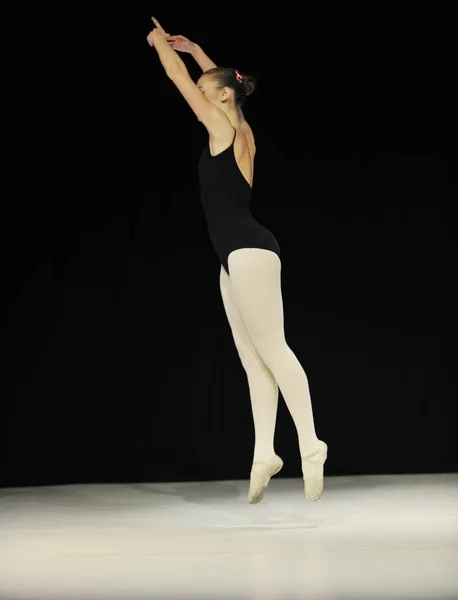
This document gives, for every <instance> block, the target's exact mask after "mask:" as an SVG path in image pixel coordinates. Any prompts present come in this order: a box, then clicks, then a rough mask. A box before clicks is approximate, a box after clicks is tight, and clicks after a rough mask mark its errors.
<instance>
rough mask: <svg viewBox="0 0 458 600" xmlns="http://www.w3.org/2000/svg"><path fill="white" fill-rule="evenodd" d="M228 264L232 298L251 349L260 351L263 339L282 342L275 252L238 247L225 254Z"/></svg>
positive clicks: (280, 295)
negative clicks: (250, 342)
mask: <svg viewBox="0 0 458 600" xmlns="http://www.w3.org/2000/svg"><path fill="white" fill-rule="evenodd" d="M228 263H229V272H230V279H231V285H232V293H233V296H234V300H235V302H236V304H237V307H238V309H239V311H240V314H241V317H242V319H243V322H244V324H245V326H246V329H247V331H248V334H249V336H250V338H251V340H252V342H253V343H254V345H255V348H257V349H258V351H260V348H261V345H262V344H263V343H264V342H266V343H269V344H270V343H273V344H277V343H282V342H284V341H285V333H284V319H283V299H282V292H281V262H280V258H279V257H278V255H277V254H275V253H274V252H272V251H270V250H263V249H260V248H241V249H239V250H235V251H234V252H232V253H231V254H230V255H229V259H228ZM261 356H262V353H261Z"/></svg>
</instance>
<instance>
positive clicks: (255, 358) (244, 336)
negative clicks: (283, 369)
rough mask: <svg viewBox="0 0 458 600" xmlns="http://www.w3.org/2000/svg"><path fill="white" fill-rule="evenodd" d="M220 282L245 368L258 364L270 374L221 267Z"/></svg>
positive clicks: (225, 308) (226, 275)
mask: <svg viewBox="0 0 458 600" xmlns="http://www.w3.org/2000/svg"><path fill="white" fill-rule="evenodd" d="M219 281H220V289H221V298H222V300H223V305H224V310H225V312H226V316H227V320H228V322H229V326H230V328H231V332H232V337H233V339H234V344H235V347H236V348H237V352H238V354H239V356H240V360H241V361H242V364H243V366H244V367H246V366H249V364H250V363H251V364H254V363H256V365H257V366H259V367H261V368H262V369H263V370H265V371H266V372H269V373H270V371H269V370H268V368H267V367H266V365H265V364H264V362H263V361H262V359H261V357H260V356H259V354H258V352H257V350H256V348H255V346H254V344H253V342H252V341H251V339H250V336H249V334H248V331H247V329H246V327H245V324H244V322H243V320H242V317H241V315H240V312H239V310H238V308H237V304H236V301H235V298H234V294H233V290H232V285H231V280H230V277H229V276H228V274H227V273H226V271H225V270H224V269H223V267H221V271H220V277H219Z"/></svg>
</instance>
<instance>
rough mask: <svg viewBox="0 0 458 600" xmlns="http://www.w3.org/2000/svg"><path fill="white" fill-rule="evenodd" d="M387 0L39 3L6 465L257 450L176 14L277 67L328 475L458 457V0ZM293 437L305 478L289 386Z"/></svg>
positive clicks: (130, 466) (269, 212)
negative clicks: (456, 78) (450, 3)
mask: <svg viewBox="0 0 458 600" xmlns="http://www.w3.org/2000/svg"><path fill="white" fill-rule="evenodd" d="M297 6H298V7H299V5H297ZM370 6H371V8H367V7H366V8H363V5H362V4H361V5H360V4H354V5H352V4H349V5H348V4H347V5H345V6H343V5H341V4H337V3H336V5H333V4H326V5H324V4H322V3H319V4H318V3H317V4H316V5H312V4H309V5H302V4H301V5H300V7H301V11H302V13H301V12H300V11H299V8H288V7H287V5H284V4H283V3H282V5H281V7H279V8H281V10H280V11H279V12H275V13H272V12H269V11H267V10H265V9H263V10H262V11H261V10H260V9H256V7H255V6H254V5H253V7H251V5H250V6H247V10H248V9H249V11H250V12H249V13H247V14H244V13H243V12H241V7H240V6H238V5H237V6H235V5H234V7H233V8H231V7H226V8H225V10H216V9H215V8H213V9H210V8H209V9H208V10H207V9H206V10H205V11H204V10H202V9H196V8H195V7H194V6H187V7H186V6H185V7H184V8H183V7H177V6H172V5H167V6H165V7H162V6H160V5H157V6H156V5H151V6H149V5H147V4H146V3H135V6H134V5H132V6H129V8H128V9H127V11H126V10H125V7H122V6H121V5H120V6H119V7H118V8H117V9H116V10H111V11H110V13H107V14H94V9H90V10H89V9H83V8H78V9H75V11H74V13H73V14H70V12H69V14H65V15H60V14H59V15H56V13H53V14H52V15H42V14H37V13H38V9H35V11H36V14H34V13H32V14H29V15H28V16H27V18H26V17H23V21H21V23H23V22H25V21H26V20H27V21H28V23H27V24H26V29H27V30H30V31H31V32H33V35H29V34H28V33H27V34H23V35H22V37H21V38H20V40H19V41H17V40H16V42H15V43H14V44H13V45H12V52H13V53H15V56H16V59H17V60H18V61H19V62H18V63H17V65H16V66H14V68H13V69H12V71H13V72H14V75H12V85H11V86H10V87H9V89H8V91H7V92H6V98H7V100H10V101H11V104H12V105H14V107H15V110H16V112H15V113H13V112H11V113H9V112H5V128H6V129H7V130H8V131H9V133H10V134H11V141H8V142H7V141H5V142H4V144H5V148H4V150H5V151H6V154H7V156H6V158H5V162H4V166H5V167H7V168H6V170H7V171H8V173H7V175H10V176H11V180H12V183H11V184H10V185H9V186H5V196H4V202H3V206H4V212H3V216H4V221H3V227H2V229H3V235H2V242H3V244H4V250H3V269H2V272H3V278H2V279H3V284H4V285H3V286H2V289H3V292H2V298H3V301H4V306H5V309H4V311H3V313H2V314H3V321H2V331H1V339H0V343H1V351H2V356H1V361H2V362H1V364H2V384H1V396H2V398H1V409H2V421H3V423H4V424H5V425H6V426H4V427H3V435H2V437H1V445H2V456H3V461H2V463H3V464H2V469H1V472H0V484H1V485H2V486H20V485H37V484H52V483H72V482H95V481H100V482H105V481H165V480H171V481H175V480H208V479H230V478H246V477H247V476H248V474H249V469H250V466H251V459H252V447H253V426H252V417H251V408H250V404H249V396H248V387H247V383H246V377H245V374H244V371H243V370H242V367H241V365H240V363H239V359H238V355H237V353H236V350H235V347H234V345H233V342H232V338H231V335H230V330H229V326H228V324H227V322H226V317H225V314H224V310H223V306H222V302H221V299H220V296H219V283H218V279H219V264H218V260H217V257H216V255H215V253H214V251H213V249H212V247H211V245H210V241H209V238H208V234H207V230H206V226H205V221H204V215H203V212H202V209H201V206H200V203H199V197H198V181H197V160H198V157H199V155H200V153H201V151H202V148H203V145H204V144H205V143H206V132H205V130H203V128H202V125H201V124H200V123H199V122H198V121H197V120H196V118H195V117H194V115H193V113H192V111H191V110H190V109H189V107H188V106H187V105H186V103H185V102H184V100H183V99H182V98H181V97H180V95H179V93H178V92H177V90H176V89H175V88H174V86H173V84H172V82H171V81H170V80H169V79H168V78H167V77H166V76H165V74H164V72H163V70H162V67H161V65H160V63H159V60H158V58H157V55H156V52H155V50H154V49H152V48H150V47H149V46H148V44H147V43H146V35H147V33H148V31H149V30H150V29H151V28H152V25H151V21H150V16H151V14H155V16H156V17H157V18H158V19H159V20H160V21H161V22H162V23H163V25H164V27H165V28H166V30H167V31H169V32H170V33H181V34H183V35H186V36H187V37H189V38H190V39H192V40H195V41H196V42H197V43H199V44H200V45H201V46H202V47H203V49H204V50H205V51H206V52H207V53H208V54H209V56H210V57H211V58H212V59H213V60H214V61H215V62H216V63H218V64H221V65H224V66H231V67H235V68H238V69H239V70H240V71H245V72H249V73H252V74H254V75H256V76H257V77H258V78H259V87H258V92H257V93H256V94H255V95H254V96H253V97H252V98H250V99H249V102H248V103H247V105H246V110H245V114H246V116H247V119H248V120H249V122H250V123H251V125H252V127H253V130H254V133H255V136H256V141H257V147H258V155H257V163H256V183H255V188H254V194H253V202H252V210H253V214H254V215H255V217H256V218H257V219H258V220H259V221H260V222H261V223H263V224H264V225H265V226H267V227H268V228H269V229H271V230H272V231H273V233H274V234H275V236H276V237H277V239H278V240H279V242H280V245H281V249H282V273H283V297H284V306H285V327H286V335H287V340H288V342H289V344H290V346H291V347H292V349H293V350H294V351H295V353H296V354H297V356H298V358H299V359H300V361H301V363H302V364H303V366H304V369H305V371H306V372H307V375H308V378H309V382H310V388H311V393H312V400H313V405H314V413H315V423H316V427H317V433H318V435H319V437H321V438H322V439H325V440H326V441H327V443H328V445H329V460H328V463H327V474H328V475H343V474H363V473H371V474H376V473H424V472H451V471H456V470H457V468H458V448H457V445H458V444H457V436H456V426H455V425H454V423H455V421H454V413H455V412H456V402H457V395H458V394H457V391H458V390H457V383H456V375H457V373H456V372H457V368H456V365H457V345H456V342H457V312H458V307H457V261H456V254H457V253H456V250H457V242H456V219H455V216H454V211H455V209H456V204H457V198H458V195H457V187H458V186H457V168H456V167H457V160H456V146H455V143H456V136H455V134H454V133H453V132H454V129H453V127H454V122H453V114H454V112H453V110H452V108H451V106H452V105H453V98H452V82H453V73H454V69H453V67H452V62H451V51H450V47H449V44H450V29H449V24H448V23H449V15H448V12H447V3H446V2H436V3H434V4H432V3H430V4H429V5H428V8H427V9H426V8H422V6H423V5H419V4H414V3H402V4H401V8H399V6H396V5H395V4H394V3H393V4H392V5H390V3H383V4H375V5H374V4H371V5H370ZM122 9H124V10H122ZM100 10H101V9H100ZM56 19H57V24H55V21H56ZM37 23H39V25H38V24H37ZM183 58H184V60H185V62H186V65H187V66H188V68H189V71H190V73H191V75H192V76H193V77H194V78H197V77H198V75H199V69H198V67H197V66H196V65H195V64H193V63H192V59H191V57H190V56H183ZM14 69H15V70H14ZM16 84H17V85H16ZM10 114H11V115H12V116H11V118H10ZM13 115H14V116H13ZM276 449H277V451H278V453H279V454H280V455H281V456H282V457H283V458H284V460H285V467H284V469H283V471H282V475H281V476H284V477H291V476H299V474H300V457H299V451H298V446H297V438H296V433H295V430H294V427H293V424H292V421H291V419H290V417H289V414H288V413H287V410H286V408H285V405H284V403H283V401H281V402H280V406H279V417H278V424H277V438H276Z"/></svg>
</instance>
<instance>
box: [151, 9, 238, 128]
mask: <svg viewBox="0 0 458 600" xmlns="http://www.w3.org/2000/svg"><path fill="white" fill-rule="evenodd" d="M153 21H154V24H155V25H156V28H155V29H153V31H151V32H150V33H149V34H148V37H147V40H148V43H149V45H150V46H152V47H153V48H155V50H156V52H157V54H158V56H159V60H160V61H161V63H162V66H163V67H164V70H165V72H166V74H167V76H168V77H169V78H170V79H171V80H172V81H173V83H174V84H175V86H176V87H177V88H178V90H179V92H180V93H181V95H182V96H183V98H184V99H185V100H186V102H187V103H188V104H189V106H190V107H191V108H192V110H193V111H194V114H195V115H196V116H197V118H198V119H199V121H200V122H201V123H202V124H203V125H204V126H205V127H206V129H207V131H208V132H209V134H210V135H211V136H214V137H219V138H220V137H221V136H222V135H223V136H226V135H227V134H228V132H229V134H230V135H232V132H233V129H232V126H231V124H230V122H229V120H228V118H227V116H226V115H225V114H224V113H223V111H222V110H220V109H219V108H217V107H216V106H214V105H213V104H212V103H211V102H209V101H208V100H207V99H206V98H205V96H204V95H203V94H202V92H201V91H200V90H199V88H198V87H197V85H196V84H195V83H194V81H193V80H192V79H191V77H190V75H189V72H188V69H187V68H186V65H185V64H184V62H183V61H182V60H181V58H180V57H179V56H178V54H177V52H175V50H174V49H173V48H172V45H171V44H170V43H169V41H168V40H169V38H170V36H169V35H168V34H167V33H165V31H164V30H163V29H162V27H161V26H160V24H159V23H158V22H157V20H156V19H155V18H154V17H153Z"/></svg>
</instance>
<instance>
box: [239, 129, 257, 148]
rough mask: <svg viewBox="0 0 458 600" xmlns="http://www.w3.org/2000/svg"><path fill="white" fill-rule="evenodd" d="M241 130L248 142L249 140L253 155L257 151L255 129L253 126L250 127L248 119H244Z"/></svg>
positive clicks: (248, 143)
mask: <svg viewBox="0 0 458 600" xmlns="http://www.w3.org/2000/svg"><path fill="white" fill-rule="evenodd" d="M241 131H242V133H243V136H244V137H245V139H246V142H247V145H248V148H249V150H250V153H251V154H252V155H254V154H255V153H256V142H255V139H254V134H253V130H252V129H251V127H250V125H249V123H248V122H247V121H244V122H243V123H242V126H241Z"/></svg>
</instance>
